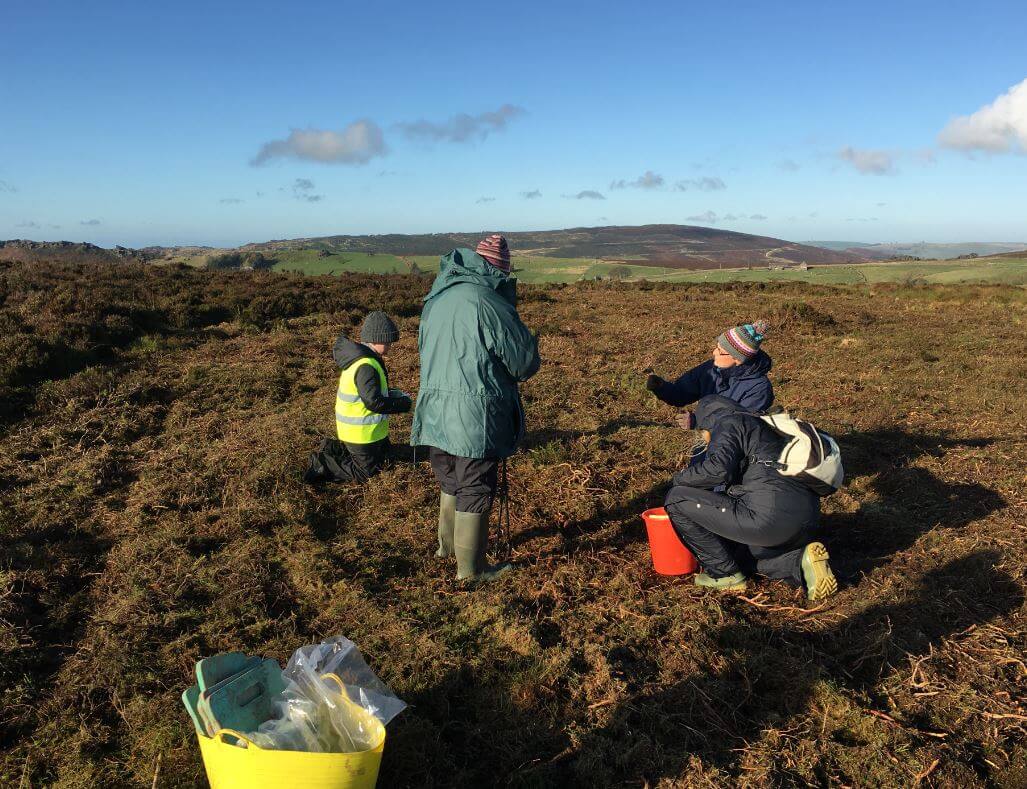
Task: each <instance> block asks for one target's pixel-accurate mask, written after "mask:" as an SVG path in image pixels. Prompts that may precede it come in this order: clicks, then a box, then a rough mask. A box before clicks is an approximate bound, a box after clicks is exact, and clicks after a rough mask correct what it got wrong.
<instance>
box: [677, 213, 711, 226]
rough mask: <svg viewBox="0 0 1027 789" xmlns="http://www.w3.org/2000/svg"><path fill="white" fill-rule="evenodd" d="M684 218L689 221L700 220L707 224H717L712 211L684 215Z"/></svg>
mask: <svg viewBox="0 0 1027 789" xmlns="http://www.w3.org/2000/svg"><path fill="white" fill-rule="evenodd" d="M685 219H686V220H687V221H689V222H702V223H703V224H707V225H715V224H717V220H718V217H717V214H716V213H715V212H713V211H704V212H703V213H701V214H695V215H694V216H686V217H685Z"/></svg>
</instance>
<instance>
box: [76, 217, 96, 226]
mask: <svg viewBox="0 0 1027 789" xmlns="http://www.w3.org/2000/svg"><path fill="white" fill-rule="evenodd" d="M79 224H80V225H88V226H90V227H96V226H97V225H99V224H101V222H100V220H99V219H83V220H82V221H81V222H79Z"/></svg>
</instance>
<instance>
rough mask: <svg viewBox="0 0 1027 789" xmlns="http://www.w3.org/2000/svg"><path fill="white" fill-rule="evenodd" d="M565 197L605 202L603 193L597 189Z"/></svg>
mask: <svg viewBox="0 0 1027 789" xmlns="http://www.w3.org/2000/svg"><path fill="white" fill-rule="evenodd" d="M564 197H570V198H571V199H573V200H605V199H606V198H605V197H603V194H602V192H597V191H596V190H595V189H585V190H583V191H581V192H578V193H577V194H576V195H564Z"/></svg>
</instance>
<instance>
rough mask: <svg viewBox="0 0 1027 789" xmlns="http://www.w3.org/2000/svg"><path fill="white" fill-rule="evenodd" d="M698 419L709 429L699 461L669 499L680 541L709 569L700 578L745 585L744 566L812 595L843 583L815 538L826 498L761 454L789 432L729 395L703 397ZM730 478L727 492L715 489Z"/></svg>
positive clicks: (772, 450) (725, 585) (731, 586)
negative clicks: (781, 432)
mask: <svg viewBox="0 0 1027 789" xmlns="http://www.w3.org/2000/svg"><path fill="white" fill-rule="evenodd" d="M694 426H695V427H696V428H698V429H700V430H703V431H707V432H708V433H709V447H708V449H707V450H706V454H705V457H704V458H703V459H702V460H701V461H700V462H698V463H695V464H694V465H692V466H689V467H688V468H686V469H683V470H681V471H679V472H678V473H677V474H675V475H674V486H673V487H672V488H671V489H670V492H668V494H667V498H666V501H665V503H664V506H665V508H666V510H667V514H668V515H669V516H670V520H671V523H672V524H673V526H674V530H675V531H676V532H677V533H678V536H679V537H680V538H681V541H682V542H684V543H685V545H687V546H688V548H689V549H690V550H691V551H692V553H694V554H695V556H696V558H697V559H698V560H699V564H701V565H702V568H703V572H702V573H699V574H698V575H696V577H695V583H696V585H698V586H707V587H712V588H715V589H722V590H741V589H744V588H745V581H746V572H745V570H746V569H747V568H748V567H751V565H752V564H753V563H754V564H755V570H756V571H757V572H759V573H760V574H762V575H765V576H767V577H769V578H779V579H783V580H786V581H789V582H790V583H792V584H794V585H796V586H804V587H805V589H806V592H807V596H808V597H809V599H811V600H818V599H820V598H822V597H827V596H828V595H831V594H833V593H834V592H836V591H837V590H838V582H837V581H836V580H835V577H834V574H833V573H832V572H831V567H830V565H829V564H828V562H827V560H828V554H827V549H826V548H825V547H824V545H823V543H820V542H815V541H814V540H813V538H814V536H815V534H816V531H817V529H818V526H819V519H820V498H819V497H818V496H817V494H816V493H814V492H813V490H811V489H810V488H809V487H807V486H806V485H804V484H803V483H802V482H800V481H799V480H797V479H795V478H792V477H786V476H784V475H783V474H781V473H780V472H779V471H777V470H776V469H774V468H771V467H770V466H768V465H767V464H766V463H760V462H757V459H760V458H777V457H778V455H779V454H780V452H781V450H782V448H783V447H784V445H785V439H784V438H783V437H782V436H780V435H779V434H778V433H777V431H775V430H774V429H773V428H772V427H771V426H770V425H768V424H767V423H766V422H764V421H763V420H762V419H760V418H759V417H758V416H756V415H754V414H751V413H749V412H748V411H746V410H745V409H744V408H742V407H741V406H739V405H738V404H737V403H734V402H732V401H730V400H728V399H727V398H724V397H720V396H718V395H711V396H708V397H704V398H703V399H702V400H700V401H699V404H698V406H697V407H696V410H695V414H694ZM722 485H726V486H728V488H727V492H726V493H717V492H715V491H714V489H715V488H717V487H718V486H722Z"/></svg>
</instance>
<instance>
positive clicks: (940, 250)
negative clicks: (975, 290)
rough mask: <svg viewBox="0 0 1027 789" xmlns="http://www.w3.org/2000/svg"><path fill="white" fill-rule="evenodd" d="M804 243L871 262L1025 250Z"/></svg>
mask: <svg viewBox="0 0 1027 789" xmlns="http://www.w3.org/2000/svg"><path fill="white" fill-rule="evenodd" d="M806 243H807V244H812V245H813V246H818V247H824V248H825V249H832V250H835V251H838V252H843V253H850V252H851V253H854V254H862V255H865V256H866V257H867V258H869V259H872V260H890V259H891V258H901V257H907V256H912V257H918V258H921V259H922V260H954V259H955V258H958V257H961V256H964V255H980V256H981V257H984V256H985V255H999V254H1003V253H1006V252H1020V251H1022V250H1024V249H1027V242H1025V241H965V242H961V243H955V244H931V243H928V242H926V241H920V242H915V243H883V244H866V243H862V242H859V241H807V242H806Z"/></svg>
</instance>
